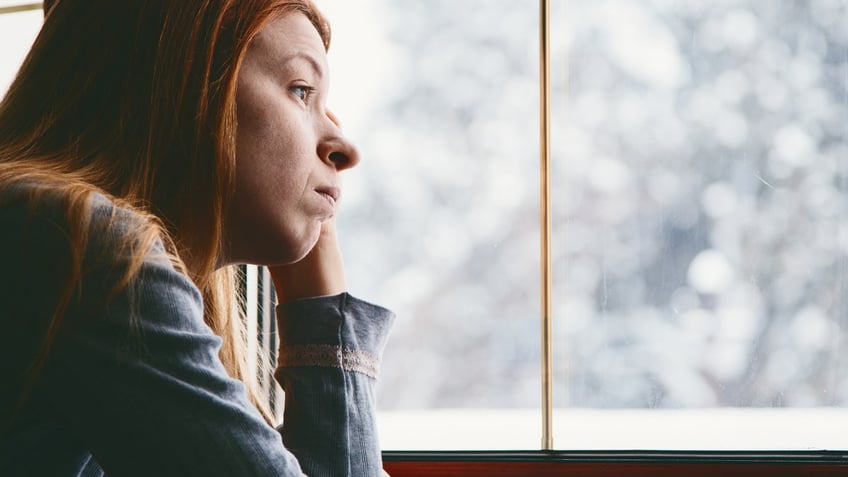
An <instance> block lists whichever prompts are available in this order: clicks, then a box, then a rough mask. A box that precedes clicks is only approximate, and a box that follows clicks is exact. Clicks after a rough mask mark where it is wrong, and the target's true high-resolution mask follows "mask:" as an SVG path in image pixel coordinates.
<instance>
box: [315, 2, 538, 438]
mask: <svg viewBox="0 0 848 477" xmlns="http://www.w3.org/2000/svg"><path fill="white" fill-rule="evenodd" d="M319 6H320V7H321V8H322V9H323V10H324V12H325V13H326V14H327V16H328V17H329V20H330V22H331V24H332V26H333V29H334V30H333V44H332V46H331V47H330V66H331V69H332V76H333V77H332V86H331V97H330V101H329V104H330V106H331V107H332V108H334V109H335V110H336V111H337V112H338V115H339V117H340V118H341V120H342V124H343V126H344V127H345V129H346V132H347V134H348V135H349V136H351V137H352V139H353V140H354V141H355V142H356V143H357V144H358V145H359V147H360V149H361V152H362V157H363V160H362V163H361V164H360V165H359V166H358V167H357V168H356V169H354V170H351V171H350V172H349V173H347V174H346V176H347V177H346V179H345V180H346V184H345V186H346V187H345V192H344V194H343V199H342V202H341V207H342V212H341V215H340V235H341V242H342V247H343V251H344V253H345V262H346V265H347V271H348V283H349V285H350V288H351V291H352V292H353V293H354V294H356V295H359V296H361V297H363V298H366V299H369V300H373V301H375V302H377V303H380V304H384V305H386V306H388V307H390V308H392V309H393V310H394V311H395V312H397V314H398V320H397V322H396V324H395V326H394V329H393V333H392V336H391V340H390V342H389V345H388V348H387V350H386V353H385V359H384V361H383V364H382V370H381V377H380V388H379V389H380V391H379V392H380V395H379V404H380V407H381V410H382V411H383V412H382V415H381V418H380V422H381V425H383V431H382V433H381V439H382V441H383V443H384V446H385V447H387V448H450V447H459V448H485V447H489V446H493V447H502V446H507V447H520V448H538V445H539V431H538V427H539V426H538V421H539V418H538V415H539V411H538V408H539V389H540V386H541V385H540V377H539V349H540V346H539V321H538V316H539V305H538V303H539V293H540V292H539V251H538V250H539V245H538V244H539V226H538V223H539V205H538V202H539V192H538V190H539V189H538V184H539V179H538V104H539V97H538V50H537V37H538V29H537V23H538V17H537V9H536V6H535V3H534V2H515V1H491V0H472V1H461V2H457V1H455V0H404V1H396V0H357V1H350V0H345V1H343V2H342V1H324V2H319ZM504 409H511V410H512V411H508V412H507V411H502V410H504ZM489 410H499V411H498V412H490V411H489ZM524 416H527V417H524ZM469 419H474V420H473V421H469ZM516 423H518V424H516ZM498 438H500V439H507V440H506V441H502V440H501V441H498ZM498 442H501V444H500V445H498ZM504 442H508V444H506V443H504Z"/></svg>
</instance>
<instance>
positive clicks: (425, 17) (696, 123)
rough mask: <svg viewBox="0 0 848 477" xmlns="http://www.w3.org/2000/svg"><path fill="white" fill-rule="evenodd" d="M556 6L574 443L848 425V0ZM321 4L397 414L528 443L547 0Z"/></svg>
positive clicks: (566, 374) (395, 437) (727, 440)
mask: <svg viewBox="0 0 848 477" xmlns="http://www.w3.org/2000/svg"><path fill="white" fill-rule="evenodd" d="M322 6H323V5H322ZM551 7H552V15H551V23H552V25H551V35H552V36H551V51H552V58H551V66H552V98H551V106H552V115H553V117H552V144H551V147H552V160H553V164H552V168H553V169H552V184H553V195H552V199H553V200H552V210H553V225H554V236H553V237H554V240H553V249H552V265H553V274H554V288H553V290H554V294H553V297H554V302H553V305H554V333H553V336H554V351H555V359H554V383H555V388H554V405H555V408H556V409H555V412H554V422H555V438H556V439H555V446H556V448H558V449H810V448H815V449H837V448H838V449H845V448H848V438H846V437H845V436H846V435H845V433H844V432H842V430H841V426H840V425H839V423H840V422H846V420H848V419H846V418H848V411H846V408H845V404H846V399H848V394H846V393H848V380H846V374H845V372H844V370H845V369H846V368H845V366H846V356H848V354H846V352H845V351H846V341H845V339H846V335H845V332H846V331H845V330H846V324H848V322H846V311H848V309H846V304H847V303H848V301H846V293H845V292H846V291H848V288H846V282H845V270H846V264H848V262H846V243H848V235H846V230H848V229H847V228H846V226H845V224H844V222H845V218H846V209H845V205H844V204H843V202H845V193H846V175H848V162H846V151H848V149H847V148H846V145H845V144H846V132H848V130H846V124H848V100H846V98H848V90H846V87H848V81H847V80H848V60H846V48H848V45H846V37H845V33H844V31H843V30H844V28H843V26H844V25H845V24H846V21H848V12H846V4H845V3H844V2H838V1H836V2H833V1H831V2H828V1H816V2H802V3H798V2H789V1H780V2H771V1H762V0H760V1H757V0H738V1H729V0H728V1H721V2H715V1H694V0H692V1H685V2H678V1H674V2H672V1H663V0H642V1H605V2H596V1H584V0H581V1H577V0H572V1H567V2H566V1H556V0H554V1H552V2H551ZM324 9H325V11H326V13H327V14H328V15H329V17H330V20H331V22H332V20H333V19H334V18H336V19H341V20H337V21H336V22H334V23H333V24H334V26H335V27H336V35H335V40H334V44H333V46H332V48H331V50H330V51H331V62H332V67H333V74H334V77H333V86H332V94H333V98H334V99H331V104H332V105H335V107H336V108H337V109H339V115H340V116H341V117H342V118H343V119H345V120H346V121H345V122H346V127H347V131H348V133H349V134H350V135H351V136H353V138H354V139H355V140H357V142H358V143H359V144H360V147H361V149H362V150H363V153H364V160H363V163H362V164H361V166H360V167H359V170H356V171H353V172H352V173H351V174H349V176H350V177H349V183H348V184H347V185H348V189H347V191H346V192H347V197H346V198H345V201H344V204H343V208H344V212H343V215H342V218H343V222H342V225H343V227H342V232H341V233H342V240H343V246H344V247H345V252H346V259H347V263H348V266H349V274H350V277H349V282H350V283H351V285H352V288H353V292H354V293H358V294H360V295H362V296H364V297H365V298H370V299H374V300H376V301H378V302H381V303H386V304H388V305H389V306H391V307H392V308H394V309H395V310H397V311H398V312H399V315H400V320H399V322H398V324H397V328H396V330H395V333H394V335H393V337H392V341H391V344H390V348H389V349H388V350H387V354H386V362H385V363H384V367H383V375H382V387H381V395H380V399H381V403H382V406H384V415H383V419H384V421H383V426H384V431H383V434H382V435H383V440H384V442H385V444H386V446H387V447H388V448H394V449H515V448H522V449H538V448H539V436H540V424H539V418H538V415H539V389H540V378H539V364H538V362H539V346H540V344H539V323H538V320H539V318H538V317H539V314H540V311H539V310H540V306H539V298H538V297H539V293H540V291H539V278H538V276H539V266H540V264H539V258H538V257H539V251H538V250H539V245H538V243H539V219H538V217H539V198H538V197H539V191H538V188H539V185H538V183H539V179H538V132H537V131H538V114H539V113H538V107H539V106H538V29H537V28H538V19H537V15H538V10H537V2H510V1H482V0H479V1H474V0H466V1H462V2H455V1H450V2H449V1H434V0H426V1H425V0H420V1H414V0H408V1H404V2H396V1H380V0H370V1H358V2H338V3H336V2H326V6H324ZM352 18H356V20H355V21H351V19H352ZM348 65H349V66H348ZM348 98H352V100H353V101H355V103H345V102H343V101H346V100H347V99H348ZM695 428H697V429H700V430H701V431H700V432H697V433H695V432H685V430H686V429H695ZM786 429H792V431H791V432H787V431H786ZM408 430H414V431H412V432H407V431H408ZM646 430H648V431H649V432H648V431H646Z"/></svg>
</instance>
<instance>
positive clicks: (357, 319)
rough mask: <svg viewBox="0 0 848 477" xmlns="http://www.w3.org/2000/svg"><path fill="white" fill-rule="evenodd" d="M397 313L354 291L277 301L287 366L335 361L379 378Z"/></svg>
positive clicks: (282, 359)
mask: <svg viewBox="0 0 848 477" xmlns="http://www.w3.org/2000/svg"><path fill="white" fill-rule="evenodd" d="M393 321H394V314H393V313H392V312H391V311H389V310H387V309H385V308H383V307H380V306H377V305H373V304H371V303H368V302H365V301H362V300H360V299H358V298H355V297H353V296H351V295H350V294H348V293H341V294H339V295H333V296H322V297H314V298H305V299H302V300H296V301H292V302H289V303H284V304H281V305H278V306H277V325H278V329H279V332H280V349H279V352H278V355H277V367H278V371H280V370H281V368H292V367H302V366H318V367H334V368H341V369H344V370H346V371H353V372H358V373H362V374H364V375H367V376H370V377H372V378H376V377H377V374H378V371H379V366H380V360H381V358H382V355H383V349H384V348H385V345H386V339H387V337H388V332H389V329H390V328H391V325H392V323H393Z"/></svg>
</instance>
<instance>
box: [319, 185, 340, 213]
mask: <svg viewBox="0 0 848 477" xmlns="http://www.w3.org/2000/svg"><path fill="white" fill-rule="evenodd" d="M315 192H317V193H318V195H320V196H321V197H323V198H324V199H325V200H326V201H327V202H329V204H330V206H331V207H333V208H335V206H336V201H338V200H339V196H340V195H341V190H340V189H339V188H338V187H319V188H317V189H315Z"/></svg>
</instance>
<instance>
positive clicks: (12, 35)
mask: <svg viewBox="0 0 848 477" xmlns="http://www.w3.org/2000/svg"><path fill="white" fill-rule="evenodd" d="M18 4H20V2H9V1H3V0H0V7H7V6H12V5H18ZM42 18H43V16H42V14H41V10H31V11H25V12H17V13H7V14H4V15H0V45H3V47H2V48H0V94H5V93H6V90H7V89H8V88H9V85H10V84H11V83H12V80H13V79H14V78H15V73H17V71H18V67H20V65H21V62H22V61H23V60H24V57H25V56H26V54H27V52H28V51H29V47H30V45H32V41H33V40H35V36H36V35H37V34H38V30H39V29H40V28H41V20H42Z"/></svg>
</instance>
